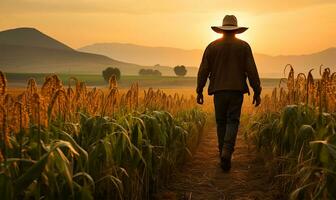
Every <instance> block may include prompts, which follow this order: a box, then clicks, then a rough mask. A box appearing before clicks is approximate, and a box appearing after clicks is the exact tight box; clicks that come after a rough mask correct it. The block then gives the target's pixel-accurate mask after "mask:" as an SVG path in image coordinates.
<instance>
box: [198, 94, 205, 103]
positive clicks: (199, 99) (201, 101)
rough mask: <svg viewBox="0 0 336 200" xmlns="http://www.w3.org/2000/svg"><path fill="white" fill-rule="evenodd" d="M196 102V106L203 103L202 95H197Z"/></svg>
mask: <svg viewBox="0 0 336 200" xmlns="http://www.w3.org/2000/svg"><path fill="white" fill-rule="evenodd" d="M196 101H197V103H198V104H200V105H202V104H203V103H204V99H203V94H198V95H197V99H196Z"/></svg>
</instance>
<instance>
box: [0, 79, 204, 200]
mask: <svg viewBox="0 0 336 200" xmlns="http://www.w3.org/2000/svg"><path fill="white" fill-rule="evenodd" d="M69 81H70V82H71V83H73V85H71V84H69V86H64V85H63V84H62V81H61V80H60V79H59V78H58V76H56V75H51V76H48V77H46V79H45V82H44V83H43V85H42V86H41V87H40V88H38V87H37V83H36V82H35V79H29V80H28V85H27V87H26V90H24V91H23V92H22V93H21V94H18V95H11V94H8V93H7V87H6V85H7V82H6V77H5V75H4V74H2V73H1V84H0V85H1V107H0V108H1V152H0V159H1V166H0V167H1V169H0V176H1V178H0V185H1V194H2V195H3V197H4V198H5V199H13V198H16V199H22V198H37V199H40V198H48V199H78V198H80V199H93V198H96V199H100V198H104V199H105V198H107V199H140V198H149V195H150V194H152V193H153V192H155V191H156V190H157V188H158V187H159V186H160V185H161V184H162V183H164V182H165V181H167V179H168V177H169V174H170V173H171V172H172V170H173V169H174V168H175V167H176V166H178V165H180V164H181V163H183V161H184V160H185V159H186V158H187V157H188V156H189V154H190V151H191V150H192V149H193V148H195V144H197V141H198V140H199V136H200V134H201V133H202V129H203V128H204V126H205V121H206V115H205V113H204V112H203V111H201V110H200V109H198V108H197V107H196V106H195V102H194V98H192V97H183V96H181V95H179V94H174V95H169V94H166V93H164V92H163V91H161V90H155V91H154V90H153V89H148V90H146V91H145V92H144V93H141V94H140V92H139V87H138V85H137V84H133V85H132V86H131V87H130V88H129V89H128V90H125V91H119V90H118V88H117V83H116V80H115V79H111V81H110V83H109V85H108V88H105V89H96V88H93V89H89V88H87V87H86V85H85V83H83V82H80V81H78V80H77V79H76V78H71V79H69Z"/></svg>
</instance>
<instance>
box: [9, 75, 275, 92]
mask: <svg viewBox="0 0 336 200" xmlns="http://www.w3.org/2000/svg"><path fill="white" fill-rule="evenodd" d="M47 75H48V74H43V73H6V77H7V82H8V86H9V87H23V86H25V85H26V83H27V80H28V79H29V78H34V79H35V80H36V82H37V84H38V85H41V84H42V83H43V82H44V79H45V77H46V76H47ZM57 75H58V76H59V77H60V78H61V80H62V81H63V84H68V79H69V77H72V76H73V77H76V78H77V79H78V80H80V81H85V83H86V84H87V85H88V86H95V87H103V86H105V85H106V84H107V83H106V82H105V80H104V79H103V77H102V76H101V75H98V74H87V75H86V74H57ZM135 82H138V83H139V85H140V87H143V88H149V87H152V88H184V87H195V86H196V77H176V76H122V77H121V79H120V80H119V81H118V84H119V87H120V88H128V87H130V85H131V84H132V83H135ZM261 82H262V86H263V88H265V89H268V88H273V87H276V86H277V85H278V84H279V79H276V78H262V79H261Z"/></svg>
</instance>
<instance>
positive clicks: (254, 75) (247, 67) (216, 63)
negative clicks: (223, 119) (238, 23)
mask: <svg viewBox="0 0 336 200" xmlns="http://www.w3.org/2000/svg"><path fill="white" fill-rule="evenodd" d="M208 76H209V78H210V84H209V89H208V93H209V94H214V93H215V92H216V91H223V90H234V91H242V92H243V93H246V92H249V90H248V86H247V84H246V77H248V78H249V81H250V84H251V86H252V88H253V89H254V91H255V92H256V93H260V80H259V75H258V72H257V69H256V65H255V62H254V59H253V55H252V51H251V48H250V46H249V44H248V43H247V42H245V41H243V40H240V39H237V38H235V37H224V38H220V39H218V40H215V41H213V42H212V43H210V44H209V45H208V47H207V48H206V50H205V52H204V55H203V59H202V63H201V66H200V70H199V73H198V81H197V83H198V87H197V90H198V91H197V92H198V93H199V92H201V91H200V90H201V89H202V88H203V87H204V85H205V82H206V79H207V77H208Z"/></svg>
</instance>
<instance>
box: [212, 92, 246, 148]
mask: <svg viewBox="0 0 336 200" xmlns="http://www.w3.org/2000/svg"><path fill="white" fill-rule="evenodd" d="M243 99H244V94H243V93H242V92H240V91H219V92H216V93H215V94H214V104H215V116H216V123H217V137H218V150H219V153H221V152H222V149H224V151H229V152H230V153H233V151H234V146H235V143H236V137H237V133H238V127H239V122H240V113H241V107H242V104H243Z"/></svg>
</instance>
